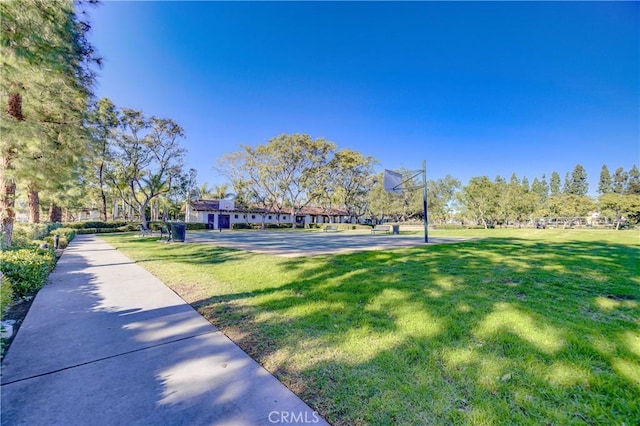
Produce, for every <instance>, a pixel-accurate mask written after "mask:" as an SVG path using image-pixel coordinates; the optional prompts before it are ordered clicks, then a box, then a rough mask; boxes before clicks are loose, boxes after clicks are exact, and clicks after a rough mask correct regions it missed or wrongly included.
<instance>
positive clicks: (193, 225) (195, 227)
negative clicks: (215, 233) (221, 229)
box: [186, 222, 208, 231]
mask: <svg viewBox="0 0 640 426" xmlns="http://www.w3.org/2000/svg"><path fill="white" fill-rule="evenodd" d="M186 225H187V231H202V230H205V229H207V225H208V224H207V223H204V222H189V223H187V224H186Z"/></svg>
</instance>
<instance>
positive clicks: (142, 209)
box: [138, 203, 149, 228]
mask: <svg viewBox="0 0 640 426" xmlns="http://www.w3.org/2000/svg"><path fill="white" fill-rule="evenodd" d="M146 210H147V203H142V204H140V207H139V209H138V214H139V215H140V223H141V224H142V226H144V227H145V228H148V227H149V222H148V221H147V213H146Z"/></svg>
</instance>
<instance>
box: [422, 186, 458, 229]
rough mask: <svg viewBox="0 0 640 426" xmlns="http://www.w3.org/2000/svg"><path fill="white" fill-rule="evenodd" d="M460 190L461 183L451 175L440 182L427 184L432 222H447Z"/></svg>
mask: <svg viewBox="0 0 640 426" xmlns="http://www.w3.org/2000/svg"><path fill="white" fill-rule="evenodd" d="M459 188H460V181H459V180H458V179H455V178H454V177H452V176H451V175H446V176H445V177H444V178H441V179H438V180H435V181H433V180H429V181H428V182H427V193H428V199H429V217H430V218H431V220H432V221H439V222H443V223H444V222H446V221H447V219H448V218H449V214H450V212H451V210H452V208H453V202H454V200H455V195H456V191H457V190H458V189H459Z"/></svg>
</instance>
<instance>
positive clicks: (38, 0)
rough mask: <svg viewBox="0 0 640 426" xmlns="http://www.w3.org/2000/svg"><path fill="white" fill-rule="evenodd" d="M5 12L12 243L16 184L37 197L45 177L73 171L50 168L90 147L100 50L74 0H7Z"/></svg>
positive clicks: (1, 112)
mask: <svg viewBox="0 0 640 426" xmlns="http://www.w3.org/2000/svg"><path fill="white" fill-rule="evenodd" d="M0 15H1V16H2V20H0V27H1V40H0V73H1V74H0V98H1V99H7V106H6V108H5V107H2V108H0V132H1V133H2V134H3V138H2V140H1V141H0V156H1V160H2V161H0V216H1V231H2V233H3V237H4V244H6V245H10V244H11V240H12V234H13V221H14V218H15V212H14V206H15V193H16V184H17V183H22V184H23V186H24V187H25V188H28V191H29V192H30V199H31V201H32V202H33V203H37V202H38V201H39V198H40V197H39V195H38V191H39V190H40V187H41V186H42V185H43V184H49V183H50V182H51V181H52V180H58V181H61V180H64V179H67V178H68V176H69V175H68V174H66V173H62V174H56V173H50V174H49V175H48V176H45V177H43V176H42V175H43V174H44V172H45V171H47V170H52V168H53V169H55V168H57V167H58V164H60V163H62V164H65V165H69V164H68V163H67V160H70V159H72V160H77V159H79V158H80V157H81V155H82V153H83V151H84V150H83V149H82V148H83V146H82V145H83V144H82V142H80V140H81V139H82V138H80V139H79V138H78V137H77V136H78V133H81V132H83V131H84V117H85V112H86V103H87V100H88V98H89V97H90V95H91V84H92V82H93V81H94V74H93V72H92V71H91V67H90V66H89V65H90V64H91V63H93V62H94V60H96V58H95V56H94V51H93V48H92V46H91V45H90V44H89V43H88V41H87V39H86V37H85V35H86V32H87V31H88V29H89V25H88V24H86V23H84V22H81V21H80V20H79V19H78V16H77V15H76V14H75V11H74V3H73V2H72V1H71V0H65V1H58V2H50V1H44V0H29V1H9V2H0ZM79 148H80V149H79ZM54 162H56V163H55V164H52V163H54ZM72 167H75V163H74V164H72ZM35 208H36V207H35V206H34V207H33V209H35ZM38 208H39V207H38ZM33 211H35V210H32V212H33ZM32 216H34V219H36V217H35V216H36V215H35V214H33V213H32Z"/></svg>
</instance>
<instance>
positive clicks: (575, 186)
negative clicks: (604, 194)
mask: <svg viewBox="0 0 640 426" xmlns="http://www.w3.org/2000/svg"><path fill="white" fill-rule="evenodd" d="M565 185H566V184H565ZM588 191H589V183H588V182H587V171H586V170H585V169H584V167H582V164H578V165H576V167H575V168H574V169H573V172H572V173H571V177H570V178H569V180H568V188H567V190H566V191H565V193H567V194H574V195H587V192H588Z"/></svg>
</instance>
